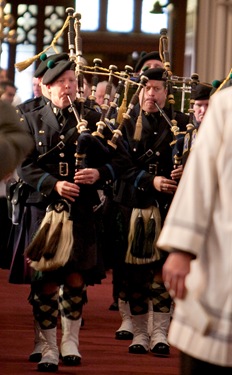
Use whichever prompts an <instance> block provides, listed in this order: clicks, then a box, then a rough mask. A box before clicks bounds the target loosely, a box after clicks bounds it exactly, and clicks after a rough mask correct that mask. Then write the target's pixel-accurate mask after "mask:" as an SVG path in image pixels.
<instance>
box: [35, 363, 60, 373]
mask: <svg viewBox="0 0 232 375" xmlns="http://www.w3.org/2000/svg"><path fill="white" fill-rule="evenodd" d="M38 371H40V372H56V371H58V365H55V364H54V363H48V362H45V363H38Z"/></svg>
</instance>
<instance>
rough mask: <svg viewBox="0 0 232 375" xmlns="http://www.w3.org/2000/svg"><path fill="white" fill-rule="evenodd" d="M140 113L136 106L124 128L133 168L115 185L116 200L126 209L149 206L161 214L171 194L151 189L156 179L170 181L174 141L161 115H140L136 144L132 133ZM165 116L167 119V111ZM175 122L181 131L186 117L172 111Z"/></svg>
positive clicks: (169, 200)
mask: <svg viewBox="0 0 232 375" xmlns="http://www.w3.org/2000/svg"><path fill="white" fill-rule="evenodd" d="M139 111H140V107H139V105H136V106H135V108H134V110H133V112H132V113H131V119H130V121H129V122H128V124H127V126H126V127H125V129H124V131H125V137H126V139H127V142H128V146H129V152H130V155H131V156H132V159H133V168H131V169H128V170H127V172H126V174H124V175H123V177H122V179H121V181H120V183H119V184H118V185H119V186H118V194H117V196H116V198H115V199H116V201H118V202H120V203H122V204H123V205H126V206H128V205H129V206H131V207H139V208H146V207H149V206H151V205H156V206H159V207H160V210H161V211H163V210H164V212H165V211H166V209H167V208H168V207H169V205H170V202H171V199H172V195H169V194H165V193H161V192H159V191H157V190H155V188H154V187H153V179H154V177H155V176H165V177H167V178H170V173H171V171H172V170H173V160H172V146H171V145H170V144H171V143H172V141H173V140H174V136H173V133H172V132H171V128H170V125H169V124H168V123H167V121H166V120H165V119H164V117H163V116H161V115H160V113H153V114H145V113H144V112H143V113H142V134H141V140H140V141H135V140H134V139H133V137H134V131H135V126H136V121H137V118H138V114H139ZM164 111H165V113H166V114H167V115H168V116H170V113H169V111H168V110H167V109H164ZM175 120H176V121H177V125H178V127H179V128H180V130H181V131H184V130H186V124H188V116H187V115H185V114H183V113H181V112H175Z"/></svg>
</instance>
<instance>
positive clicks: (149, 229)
mask: <svg viewBox="0 0 232 375" xmlns="http://www.w3.org/2000/svg"><path fill="white" fill-rule="evenodd" d="M155 234H156V222H155V218H154V215H153V210H152V214H151V217H150V219H149V221H148V223H147V226H146V234H145V241H144V246H143V256H144V258H151V257H152V256H153V254H154V240H155Z"/></svg>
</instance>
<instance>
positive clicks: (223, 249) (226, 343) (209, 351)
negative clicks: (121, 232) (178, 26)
mask: <svg viewBox="0 0 232 375" xmlns="http://www.w3.org/2000/svg"><path fill="white" fill-rule="evenodd" d="M157 245H158V247H160V248H162V249H165V250H167V251H172V249H173V248H178V249H180V250H183V251H189V252H191V253H193V254H194V255H196V260H194V261H192V262H191V270H190V274H189V275H188V276H187V278H186V285H187V289H188V294H187V298H186V299H185V300H176V307H175V312H174V317H173V320H172V323H171V327H170V331H169V342H170V344H171V345H173V346H175V347H177V348H178V349H180V350H182V351H183V352H185V353H187V354H189V355H191V356H193V357H195V358H198V359H201V360H203V361H207V362H210V363H213V364H217V365H221V366H232V87H231V88H226V89H223V90H222V91H219V92H218V93H216V94H214V95H213V96H212V97H211V99H210V105H209V107H208V110H207V112H206V115H205V117H204V119H203V122H202V124H201V127H200V129H199V132H198V135H197V139H196V142H195V145H194V148H193V150H192V151H191V153H190V156H189V158H188V161H187V164H186V167H185V170H184V173H183V176H182V178H181V181H180V183H179V186H178V189H177V192H176V194H175V196H174V199H173V202H172V205H171V207H170V210H169V212H168V215H167V217H166V221H165V224H164V227H163V229H162V231H161V234H160V236H159V239H158V243H157Z"/></svg>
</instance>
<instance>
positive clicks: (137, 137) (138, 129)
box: [133, 91, 144, 141]
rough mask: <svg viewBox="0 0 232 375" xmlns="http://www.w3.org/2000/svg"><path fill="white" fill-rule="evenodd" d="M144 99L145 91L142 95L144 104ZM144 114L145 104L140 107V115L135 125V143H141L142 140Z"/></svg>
mask: <svg viewBox="0 0 232 375" xmlns="http://www.w3.org/2000/svg"><path fill="white" fill-rule="evenodd" d="M143 98H144V91H143V95H142V103H143ZM142 112H143V104H141V105H140V111H139V115H138V118H137V121H136V124H135V132H134V137H133V138H134V140H135V141H140V139H141V134H142V129H143V120H142Z"/></svg>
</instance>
